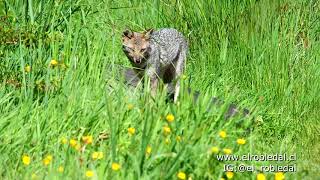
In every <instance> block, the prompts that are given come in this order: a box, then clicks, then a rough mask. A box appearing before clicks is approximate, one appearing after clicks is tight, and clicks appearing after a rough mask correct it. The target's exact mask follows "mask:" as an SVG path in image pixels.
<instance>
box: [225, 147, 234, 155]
mask: <svg viewBox="0 0 320 180" xmlns="http://www.w3.org/2000/svg"><path fill="white" fill-rule="evenodd" d="M223 153H224V154H227V155H228V154H231V153H232V150H231V149H229V148H225V149H223Z"/></svg>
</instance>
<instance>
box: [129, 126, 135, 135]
mask: <svg viewBox="0 0 320 180" xmlns="http://www.w3.org/2000/svg"><path fill="white" fill-rule="evenodd" d="M135 132H136V129H135V128H133V127H129V128H128V133H129V135H131V136H133V135H134V134H135Z"/></svg>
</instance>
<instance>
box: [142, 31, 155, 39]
mask: <svg viewBox="0 0 320 180" xmlns="http://www.w3.org/2000/svg"><path fill="white" fill-rule="evenodd" d="M153 31H154V29H148V30H146V31H145V32H143V37H144V38H145V39H150V36H151V34H152V33H153Z"/></svg>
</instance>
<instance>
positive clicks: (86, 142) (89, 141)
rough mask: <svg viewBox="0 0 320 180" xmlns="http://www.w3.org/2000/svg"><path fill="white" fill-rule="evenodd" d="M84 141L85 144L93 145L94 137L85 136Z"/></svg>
mask: <svg viewBox="0 0 320 180" xmlns="http://www.w3.org/2000/svg"><path fill="white" fill-rule="evenodd" d="M82 141H83V142H84V143H85V144H92V142H93V137H92V136H83V137H82Z"/></svg>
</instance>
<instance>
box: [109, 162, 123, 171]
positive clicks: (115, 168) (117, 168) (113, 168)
mask: <svg viewBox="0 0 320 180" xmlns="http://www.w3.org/2000/svg"><path fill="white" fill-rule="evenodd" d="M120 168H121V166H120V164H119V163H116V162H114V163H112V164H111V169H112V170H114V171H119V170H120Z"/></svg>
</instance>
